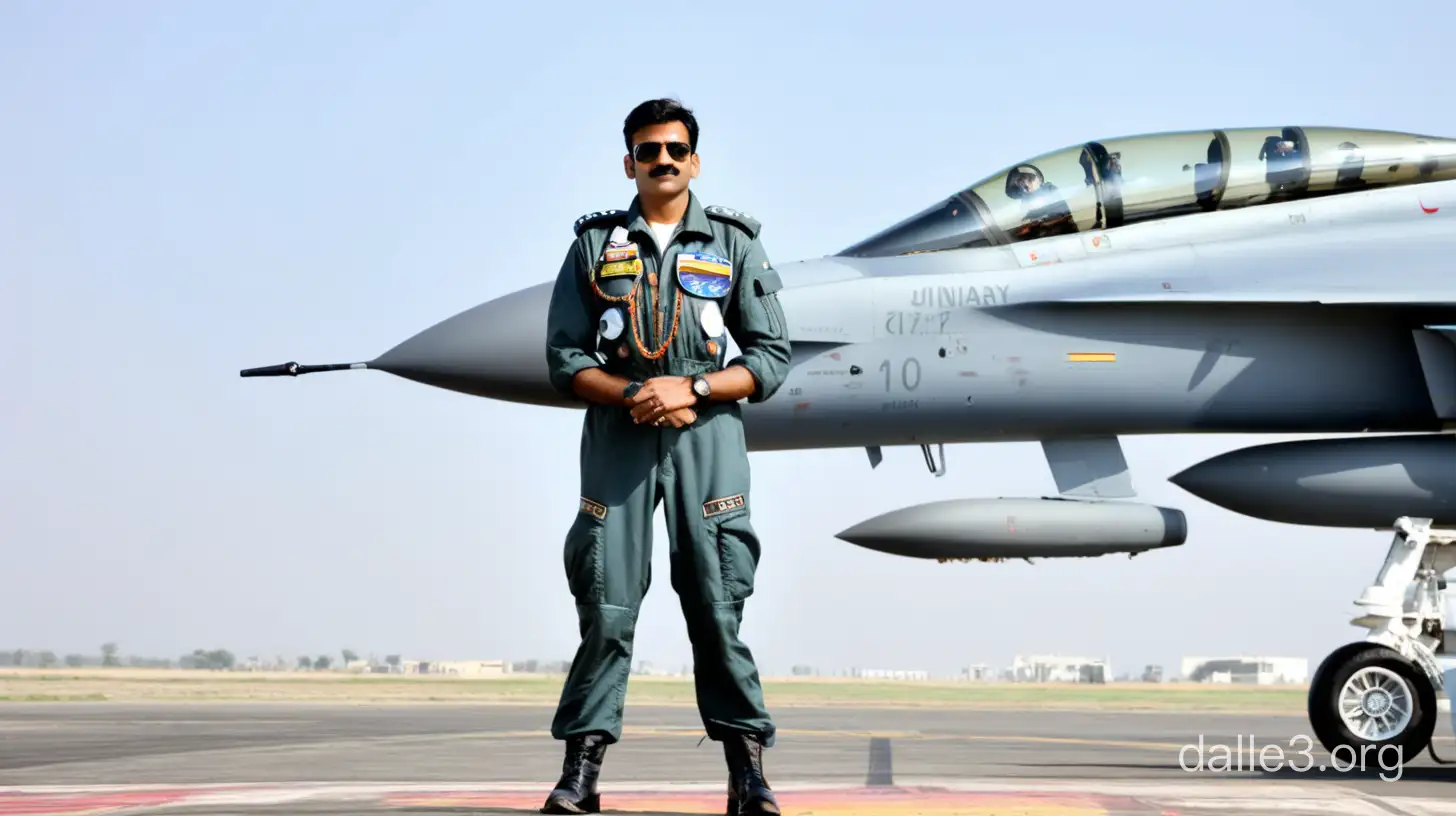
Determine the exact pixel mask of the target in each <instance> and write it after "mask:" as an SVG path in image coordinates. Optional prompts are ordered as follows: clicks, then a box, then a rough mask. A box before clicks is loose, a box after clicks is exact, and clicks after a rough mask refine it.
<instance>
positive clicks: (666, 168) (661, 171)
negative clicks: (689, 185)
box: [648, 164, 677, 178]
mask: <svg viewBox="0 0 1456 816" xmlns="http://www.w3.org/2000/svg"><path fill="white" fill-rule="evenodd" d="M668 174H672V175H674V176H675V175H677V168H676V167H673V166H672V165H670V164H659V165H657V166H656V167H654V168H652V172H651V173H649V174H648V175H650V176H652V177H653V178H657V177H658V176H666V175H668Z"/></svg>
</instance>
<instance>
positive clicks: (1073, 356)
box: [1067, 351, 1117, 363]
mask: <svg viewBox="0 0 1456 816" xmlns="http://www.w3.org/2000/svg"><path fill="white" fill-rule="evenodd" d="M1067 362H1069V363H1115V362H1117V355H1116V354H1115V353H1113V352H1110V351H1069V352H1067Z"/></svg>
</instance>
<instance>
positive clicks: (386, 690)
mask: <svg viewBox="0 0 1456 816" xmlns="http://www.w3.org/2000/svg"><path fill="white" fill-rule="evenodd" d="M561 681H562V677H561V676H560V675H514V676H510V675H508V676H505V677H482V678H472V677H441V676H429V675H424V676H407V677H406V676H399V675H394V676H390V675H349V674H342V673H328V672H320V673H311V672H298V673H292V672H276V673H275V672H211V671H186V670H176V669H172V670H168V669H0V704H16V703H26V702H68V701H76V702H88V701H94V702H104V701H112V702H313V703H326V702H334V703H346V704H371V703H373V704H380V703H396V704H397V703H471V704H482V705H485V704H536V705H555V703H556V700H557V696H558V695H559V694H560V691H561ZM1305 694H1306V688H1305V687H1304V686H1230V685H1216V686H1215V685H1206V684H1201V683H1109V684H1106V685H1069V684H1038V683H970V682H961V683H956V682H945V681H942V682H937V681H875V680H853V679H829V678H765V680H764V695H765V697H766V698H767V701H768V704H769V705H770V706H771V707H788V706H816V707H834V706H858V707H873V708H938V707H943V708H962V709H973V708H984V709H1001V710H1008V709H1038V710H1048V709H1058V710H1081V711H1230V712H1233V711H1237V712H1248V713H1256V712H1260V713H1278V714H1301V713H1303V712H1304V709H1305ZM627 703H628V705H680V706H691V705H693V683H692V680H691V678H675V677H633V678H632V680H631V683H630V684H629V686H628V694H627Z"/></svg>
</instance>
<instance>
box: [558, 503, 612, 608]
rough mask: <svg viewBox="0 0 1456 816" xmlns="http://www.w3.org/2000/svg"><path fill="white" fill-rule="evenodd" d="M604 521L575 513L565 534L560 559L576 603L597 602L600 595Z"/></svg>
mask: <svg viewBox="0 0 1456 816" xmlns="http://www.w3.org/2000/svg"><path fill="white" fill-rule="evenodd" d="M605 533H606V522H604V521H603V520H602V519H600V518H598V517H596V516H595V515H593V514H590V513H586V512H582V513H578V514H577V516H576V520H575V521H573V522H572V524H571V529H570V530H568V531H567V533H566V546H565V547H564V548H563V552H562V560H563V562H564V565H565V567H566V582H567V585H568V586H570V587H571V595H572V597H574V598H575V599H576V600H577V601H578V602H580V603H600V602H601V598H602V581H603V573H602V541H603V537H604V535H605Z"/></svg>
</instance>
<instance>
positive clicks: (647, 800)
mask: <svg viewBox="0 0 1456 816" xmlns="http://www.w3.org/2000/svg"><path fill="white" fill-rule="evenodd" d="M550 785H551V783H550V782H549V781H538V782H533V783H520V782H516V783H489V784H475V785H471V784H452V783H415V784H402V783H393V784H389V783H378V784H338V783H303V784H284V785H277V784H269V785H193V786H147V785H109V786H108V785H98V786H84V787H81V786H33V787H10V788H0V814H4V815H5V816H21V815H22V814H24V816H96V815H98V814H129V813H135V814H141V813H147V812H151V811H152V809H154V808H171V807H190V808H203V807H211V808H214V809H226V808H228V807H275V808H276V807H288V806H298V805H301V804H305V803H307V804H311V805H315V806H319V805H322V806H328V805H331V804H338V805H342V806H345V807H347V808H349V811H350V812H358V811H362V810H366V809H372V808H375V807H378V806H383V807H386V808H408V809H412V810H420V809H432V808H439V809H451V810H459V809H490V808H498V809H504V810H509V811H512V812H520V811H525V812H535V811H536V809H537V808H539V807H540V804H541V801H542V800H543V799H544V797H545V792H546V791H547V790H549V789H550ZM775 788H776V791H777V793H778V798H779V801H780V803H781V804H783V805H784V809H785V810H786V811H787V812H791V813H801V814H813V816H872V815H874V816H912V814H913V815H914V816H991V814H995V815H996V816H1177V815H1181V814H1185V813H1189V812H1190V811H1191V812H1197V813H1210V814H1211V813H1218V814H1222V813H1227V812H1229V811H1240V812H1250V811H1265V812H1274V813H1286V814H1287V813H1296V812H1300V813H1317V814H1322V816H1388V814H1389V813H1390V812H1391V810H1390V807H1389V806H1394V807H1396V808H1399V809H1401V810H1406V811H1408V812H1417V813H1426V814H1435V813H1456V802H1452V801H1451V800H1449V799H1435V798H1415V797H1392V798H1390V799H1388V800H1387V799H1385V798H1383V797H1382V798H1380V799H1375V798H1372V797H1368V796H1366V795H1364V794H1361V793H1359V792H1358V791H1353V790H1349V789H1344V788H1338V787H1325V786H1320V787H1319V788H1314V787H1307V786H1301V785H1298V784H1291V783H1277V784H1267V783H1259V782H1249V783H1244V784H1227V783H1223V784H1221V783H1208V782H1202V783H1186V782H1185V783H1166V782H1132V781H1125V780H1124V781H1100V780H1091V779H1089V780H1024V781H1023V780H1015V781H993V780H984V779H983V780H937V779H927V780H921V781H916V782H914V783H910V782H908V781H907V783H905V784H901V785H900V786H898V787H891V788H867V787H863V786H858V785H846V784H842V783H841V784H834V783H807V782H806V783H791V784H778V785H775ZM601 790H602V793H603V804H604V805H606V807H607V809H608V810H609V811H615V812H619V813H621V812H633V811H635V812H639V813H649V814H654V813H655V814H666V813H721V812H722V809H723V803H724V796H725V792H724V782H723V781H722V780H717V781H714V782H703V783H693V784H674V783H615V784H613V783H603V784H602V785H601ZM1205 794H1207V795H1205ZM1382 803H1388V805H1389V806H1387V807H1383V808H1382V807H1381V804H1382ZM330 812H332V811H330Z"/></svg>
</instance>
